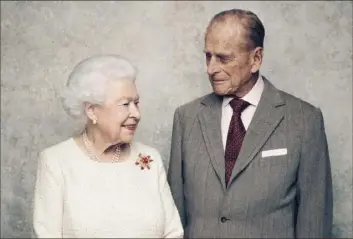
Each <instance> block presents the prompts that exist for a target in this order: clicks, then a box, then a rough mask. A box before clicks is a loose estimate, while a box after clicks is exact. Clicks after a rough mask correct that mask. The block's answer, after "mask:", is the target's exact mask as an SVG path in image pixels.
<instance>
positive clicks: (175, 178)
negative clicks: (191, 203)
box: [168, 108, 186, 228]
mask: <svg viewBox="0 0 353 239" xmlns="http://www.w3.org/2000/svg"><path fill="white" fill-rule="evenodd" d="M180 120H181V119H180V115H179V108H178V109H176V111H175V113H174V119H173V131H172V142H171V150H170V160H169V167H168V182H169V185H170V189H171V192H172V195H173V198H174V201H175V204H176V206H177V208H178V211H179V215H180V219H181V222H182V224H183V226H184V228H185V225H186V218H185V208H184V188H183V186H184V182H183V181H184V180H183V159H182V142H181V140H182V133H183V132H182V127H181V121H180Z"/></svg>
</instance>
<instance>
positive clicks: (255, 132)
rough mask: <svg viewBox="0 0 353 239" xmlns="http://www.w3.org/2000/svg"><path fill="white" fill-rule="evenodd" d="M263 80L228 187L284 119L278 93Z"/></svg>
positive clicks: (281, 101)
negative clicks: (263, 85) (259, 97)
mask: <svg viewBox="0 0 353 239" xmlns="http://www.w3.org/2000/svg"><path fill="white" fill-rule="evenodd" d="M263 79H264V83H265V87H264V91H263V93H262V96H261V99H260V102H259V104H258V106H257V108H256V111H255V114H254V116H253V118H252V120H251V123H250V125H249V127H248V129H247V132H246V134H245V137H244V141H243V144H242V148H241V150H240V152H239V156H238V159H237V161H236V163H235V166H234V169H233V172H232V176H231V178H230V181H229V185H230V184H231V182H232V180H233V179H234V178H236V177H237V176H238V175H239V173H241V172H242V171H243V170H244V169H245V168H246V166H247V165H249V163H250V162H251V161H252V160H253V159H254V157H255V155H256V154H257V153H258V152H259V150H260V149H261V147H262V146H263V145H264V144H265V142H266V140H267V139H268V138H269V137H270V135H271V133H272V132H273V131H274V130H275V128H276V127H277V125H278V124H279V123H280V122H281V121H282V119H283V117H284V107H283V105H284V101H283V100H282V98H281V96H280V92H279V91H278V90H277V89H276V88H275V87H274V86H273V85H272V84H271V83H270V82H269V81H268V80H267V79H266V78H265V77H263Z"/></svg>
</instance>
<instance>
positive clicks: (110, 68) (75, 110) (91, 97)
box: [60, 55, 137, 121]
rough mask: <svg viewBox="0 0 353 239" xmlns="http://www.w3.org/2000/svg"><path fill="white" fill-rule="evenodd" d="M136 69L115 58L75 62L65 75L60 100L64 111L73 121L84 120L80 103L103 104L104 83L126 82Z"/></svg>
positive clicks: (131, 77) (124, 59)
mask: <svg viewBox="0 0 353 239" xmlns="http://www.w3.org/2000/svg"><path fill="white" fill-rule="evenodd" d="M136 76H137V69H136V68H135V66H133V65H132V64H131V63H130V62H129V61H128V60H127V59H126V58H124V57H122V56H119V55H96V56H92V57H89V58H87V59H85V60H83V61H81V62H79V63H78V64H77V65H76V66H75V67H74V69H73V71H72V72H71V73H70V75H69V79H68V81H67V84H66V87H65V89H64V90H63V92H62V94H61V96H60V99H61V103H62V106H63V108H64V110H65V111H66V112H67V113H68V114H69V115H70V116H71V117H73V118H75V119H79V120H85V121H86V120H87V116H86V114H85V110H84V102H89V103H92V104H103V103H104V98H105V93H106V87H107V83H108V82H109V81H118V80H122V79H130V80H133V81H135V79H136Z"/></svg>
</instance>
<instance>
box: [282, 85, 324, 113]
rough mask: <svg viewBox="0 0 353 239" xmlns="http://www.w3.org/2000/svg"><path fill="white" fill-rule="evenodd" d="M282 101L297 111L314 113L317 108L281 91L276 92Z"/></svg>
mask: <svg viewBox="0 0 353 239" xmlns="http://www.w3.org/2000/svg"><path fill="white" fill-rule="evenodd" d="M278 91H279V93H280V95H281V97H282V99H283V100H284V101H285V103H286V105H287V106H288V107H290V108H292V109H298V110H301V111H304V112H314V111H317V110H318V108H317V107H316V106H314V105H313V104H312V103H309V102H308V101H306V100H304V99H302V98H300V97H298V96H296V95H294V94H291V93H288V92H286V91H283V90H278Z"/></svg>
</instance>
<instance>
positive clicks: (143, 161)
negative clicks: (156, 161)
mask: <svg viewBox="0 0 353 239" xmlns="http://www.w3.org/2000/svg"><path fill="white" fill-rule="evenodd" d="M151 162H153V159H151V156H149V155H142V154H141V153H140V154H139V158H138V159H137V161H136V162H135V164H136V165H138V166H140V168H141V170H144V169H145V168H147V169H150V168H151V165H150V163H151Z"/></svg>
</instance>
